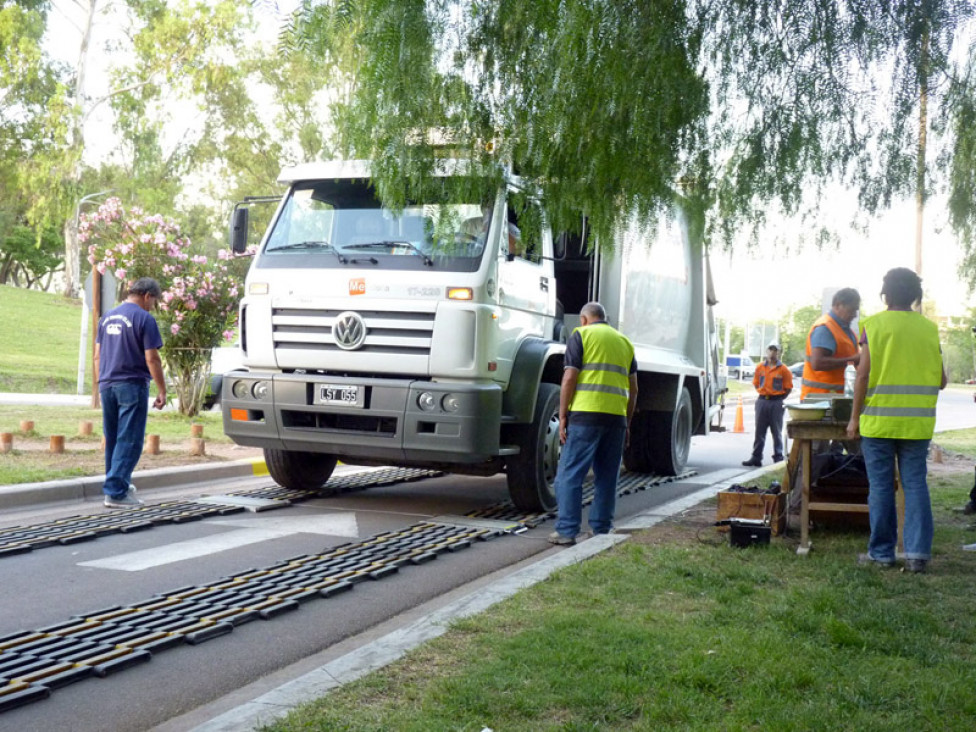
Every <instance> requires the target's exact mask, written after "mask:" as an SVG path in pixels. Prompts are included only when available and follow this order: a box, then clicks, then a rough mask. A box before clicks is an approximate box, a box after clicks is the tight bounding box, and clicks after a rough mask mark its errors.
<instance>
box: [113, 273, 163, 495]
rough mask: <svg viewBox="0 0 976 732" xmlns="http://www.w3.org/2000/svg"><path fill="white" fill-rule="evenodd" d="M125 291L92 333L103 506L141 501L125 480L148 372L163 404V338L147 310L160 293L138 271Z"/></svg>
mask: <svg viewBox="0 0 976 732" xmlns="http://www.w3.org/2000/svg"><path fill="white" fill-rule="evenodd" d="M128 294H129V296H128V298H127V299H126V301H125V302H124V303H122V304H121V305H119V306H118V307H116V308H113V309H112V310H110V311H109V312H108V313H106V314H105V317H103V318H102V320H101V322H99V324H98V335H97V337H96V339H95V371H96V372H97V373H98V391H99V394H100V395H101V398H102V431H103V432H104V434H105V484H104V485H103V486H102V492H103V493H104V494H105V505H106V506H108V507H109V508H131V507H133V506H141V505H142V501H140V500H139V499H138V498H136V497H135V486H133V485H131V483H130V482H129V481H130V480H131V479H132V471H133V470H135V467H136V464H137V463H138V462H139V458H140V457H141V456H142V444H143V441H144V440H145V439H146V417H147V416H148V413H149V379H150V378H151V379H152V380H153V381H154V382H155V383H156V390H157V394H156V400H155V402H153V406H154V407H155V408H156V409H162V408H163V406H164V405H165V404H166V381H165V380H164V378H163V362H162V360H161V359H160V357H159V349H160V348H162V346H163V339H162V336H160V334H159V326H157V325H156V319H155V318H153V316H152V315H150V314H149V311H150V310H152V309H153V307H155V305H156V302H157V301H158V300H159V298H160V297H161V296H162V292H161V291H160V288H159V283H158V282H156V280H154V279H152V278H151V277H143V278H141V279H138V280H136V281H135V282H133V283H132V284H131V285H130V286H129V293H128Z"/></svg>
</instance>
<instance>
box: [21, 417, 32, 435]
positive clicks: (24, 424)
mask: <svg viewBox="0 0 976 732" xmlns="http://www.w3.org/2000/svg"><path fill="white" fill-rule="evenodd" d="M20 431H21V432H22V433H23V434H25V435H26V434H27V433H28V432H33V431H34V420H32V419H22V420H20Z"/></svg>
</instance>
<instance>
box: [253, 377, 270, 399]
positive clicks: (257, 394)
mask: <svg viewBox="0 0 976 732" xmlns="http://www.w3.org/2000/svg"><path fill="white" fill-rule="evenodd" d="M251 393H252V394H253V395H254V398H255V399H264V398H265V397H266V396H268V382H267V381H255V382H254V386H252V387H251Z"/></svg>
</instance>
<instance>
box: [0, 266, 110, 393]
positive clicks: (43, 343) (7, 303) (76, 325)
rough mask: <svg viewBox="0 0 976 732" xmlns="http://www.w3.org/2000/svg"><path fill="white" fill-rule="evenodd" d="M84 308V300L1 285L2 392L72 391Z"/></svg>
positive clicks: (0, 348) (0, 383) (0, 343)
mask: <svg viewBox="0 0 976 732" xmlns="http://www.w3.org/2000/svg"><path fill="white" fill-rule="evenodd" d="M81 311H82V307H81V301H80V300H67V299H65V298H64V297H62V296H61V295H57V294H54V293H50V292H38V291H36V290H25V289H22V288H19V287H11V286H9V285H0V391H9V392H28V393H52V394H74V393H75V391H76V389H77V383H78V344H79V338H80V335H81ZM89 342H90V340H89ZM90 376H91V369H90V368H89V369H88V373H87V376H86V378H88V380H90ZM87 390H89V391H90V387H89V388H88V389H87Z"/></svg>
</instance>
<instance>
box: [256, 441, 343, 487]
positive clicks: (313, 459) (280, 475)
mask: <svg viewBox="0 0 976 732" xmlns="http://www.w3.org/2000/svg"><path fill="white" fill-rule="evenodd" d="M264 462H265V463H266V464H267V466H268V472H269V473H270V474H271V477H272V478H274V482H275V483H277V484H278V485H280V486H282V487H284V488H288V489H290V490H293V491H317V490H318V489H319V488H321V487H322V486H324V485H325V483H326V481H328V480H329V478H330V477H331V476H332V471H333V470H335V466H336V462H337V461H336V458H334V457H333V456H332V455H324V454H322V453H318V452H292V451H290V450H271V449H268V448H265V449H264Z"/></svg>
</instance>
